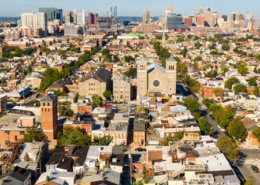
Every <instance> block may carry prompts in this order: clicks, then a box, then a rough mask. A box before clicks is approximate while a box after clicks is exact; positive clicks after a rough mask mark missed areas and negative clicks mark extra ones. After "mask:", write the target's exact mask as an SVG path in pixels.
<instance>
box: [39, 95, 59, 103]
mask: <svg viewBox="0 0 260 185" xmlns="http://www.w3.org/2000/svg"><path fill="white" fill-rule="evenodd" d="M56 100H57V95H55V94H47V95H46V96H44V97H43V98H42V99H41V100H40V101H41V102H54V101H56Z"/></svg>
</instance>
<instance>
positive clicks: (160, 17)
mask: <svg viewBox="0 0 260 185" xmlns="http://www.w3.org/2000/svg"><path fill="white" fill-rule="evenodd" d="M158 22H159V23H162V14H161V13H160V14H159V15H158Z"/></svg>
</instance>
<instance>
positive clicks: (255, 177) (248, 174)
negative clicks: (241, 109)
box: [177, 83, 260, 184]
mask: <svg viewBox="0 0 260 185" xmlns="http://www.w3.org/2000/svg"><path fill="white" fill-rule="evenodd" d="M177 89H178V90H179V91H181V93H182V95H184V96H186V98H191V99H195V100H198V99H197V97H195V95H194V94H192V92H191V91H190V90H189V89H187V88H185V87H184V84H183V83H177ZM199 103H200V102H199ZM200 104H201V103H200ZM201 116H203V117H204V118H205V119H207V120H208V121H209V122H210V125H211V129H212V130H213V131H214V136H213V137H214V138H216V139H218V138H219V137H220V136H221V135H224V134H225V135H228V136H229V134H228V133H226V132H223V131H221V130H220V128H219V127H218V124H217V122H216V121H215V120H214V119H211V118H210V117H209V114H208V113H207V112H206V111H205V110H202V111H201ZM239 152H240V155H241V159H244V160H245V159H260V150H257V149H255V150H253V149H240V150H239ZM237 167H238V169H239V171H240V172H241V173H242V175H243V177H244V178H245V179H246V180H247V179H251V180H252V181H253V182H254V184H260V173H254V172H253V170H252V169H251V165H250V164H240V165H237Z"/></svg>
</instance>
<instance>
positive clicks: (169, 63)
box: [166, 56, 177, 94]
mask: <svg viewBox="0 0 260 185" xmlns="http://www.w3.org/2000/svg"><path fill="white" fill-rule="evenodd" d="M176 69H177V61H176V60H175V59H174V58H173V57H172V56H171V57H170V58H168V59H167V60H166V74H167V76H168V80H169V89H168V92H169V94H176Z"/></svg>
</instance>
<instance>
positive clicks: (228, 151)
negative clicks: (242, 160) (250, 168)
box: [217, 135, 239, 162]
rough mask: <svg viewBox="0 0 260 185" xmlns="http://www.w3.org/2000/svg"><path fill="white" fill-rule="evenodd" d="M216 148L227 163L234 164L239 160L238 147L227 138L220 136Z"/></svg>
mask: <svg viewBox="0 0 260 185" xmlns="http://www.w3.org/2000/svg"><path fill="white" fill-rule="evenodd" d="M217 146H218V148H219V149H220V150H221V152H222V153H223V154H224V155H225V156H226V158H227V159H228V160H229V161H232V162H236V161H237V160H238V159H239V150H238V145H237V144H236V142H234V141H232V140H231V139H230V138H229V137H228V136H226V135H222V136H220V137H219V139H218V142H217Z"/></svg>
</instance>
